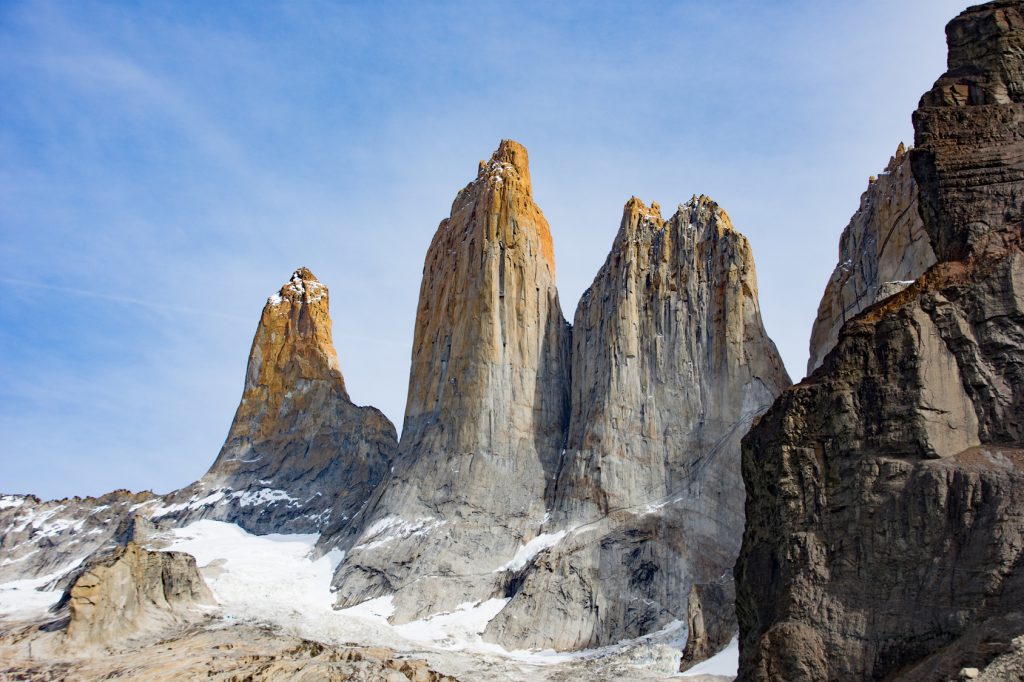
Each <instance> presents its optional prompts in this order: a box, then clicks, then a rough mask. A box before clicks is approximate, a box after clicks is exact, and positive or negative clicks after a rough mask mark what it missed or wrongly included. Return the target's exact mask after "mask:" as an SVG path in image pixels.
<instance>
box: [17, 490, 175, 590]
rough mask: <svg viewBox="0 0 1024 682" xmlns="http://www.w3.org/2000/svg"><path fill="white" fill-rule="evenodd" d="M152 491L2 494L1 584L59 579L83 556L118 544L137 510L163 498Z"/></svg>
mask: <svg viewBox="0 0 1024 682" xmlns="http://www.w3.org/2000/svg"><path fill="white" fill-rule="evenodd" d="M159 499H160V498H159V497H157V496H156V495H154V494H153V493H151V492H148V491H145V492H141V493H133V492H129V491H127V490H115V491H114V492H111V493H107V494H106V495H101V496H100V497H70V498H64V499H61V500H51V501H43V500H40V499H39V498H38V497H35V496H32V495H0V583H6V582H9V581H12V580H25V579H28V578H42V577H44V576H49V577H51V578H53V579H57V578H58V577H60V576H61V575H62V574H63V573H65V572H67V571H68V570H70V569H71V568H73V567H74V566H76V565H77V564H78V563H79V562H80V561H81V560H82V559H83V558H84V557H86V556H89V555H90V554H93V553H94V552H96V551H97V550H99V549H100V548H101V547H104V546H107V545H110V544H111V543H115V542H116V541H117V540H116V539H117V537H118V536H119V534H121V533H123V532H124V530H125V529H124V528H123V527H122V524H123V523H124V522H125V521H126V520H127V519H130V518H131V517H132V515H133V513H134V512H135V511H136V510H138V509H140V508H145V507H146V506H152V505H155V504H157V503H158V501H159Z"/></svg>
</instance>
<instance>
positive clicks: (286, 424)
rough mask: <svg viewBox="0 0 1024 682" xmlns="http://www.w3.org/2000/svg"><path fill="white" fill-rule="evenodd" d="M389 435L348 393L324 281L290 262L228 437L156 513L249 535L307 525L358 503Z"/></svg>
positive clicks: (393, 444) (386, 424) (382, 420)
mask: <svg viewBox="0 0 1024 682" xmlns="http://www.w3.org/2000/svg"><path fill="white" fill-rule="evenodd" d="M396 448H397V435H396V433H395V428H394V426H393V425H392V424H391V422H390V421H388V419H387V418H386V417H385V416H384V415H383V414H382V413H381V412H380V410H377V409H376V408H373V407H359V406H357V405H354V404H353V403H352V401H351V400H350V399H349V395H348V392H347V391H346V390H345V381H344V379H343V378H342V375H341V369H340V367H339V365H338V356H337V354H336V353H335V350H334V344H333V341H332V340H331V317H330V312H329V309H328V291H327V287H326V286H324V285H323V284H321V283H320V282H319V281H318V280H317V279H316V277H314V276H313V273H312V272H310V271H309V270H308V269H306V268H299V269H298V270H296V271H295V272H294V273H293V274H292V276H291V279H290V280H289V281H288V282H287V283H286V284H285V285H284V286H283V287H281V290H280V291H279V292H278V293H277V294H275V295H274V296H271V297H270V298H269V299H268V300H267V303H266V305H265V306H264V308H263V315H262V316H261V318H260V323H259V326H258V327H257V328H256V335H255V337H254V338H253V342H252V350H251V351H250V353H249V365H248V368H247V370H246V374H245V389H244V391H243V393H242V401H241V403H240V404H239V406H238V410H237V411H236V412H235V418H234V421H233V422H232V424H231V429H230V431H229V432H228V437H227V441H226V442H225V443H224V447H223V448H222V449H221V451H220V454H219V455H218V456H217V459H216V461H215V462H214V463H213V466H212V467H210V470H209V472H208V473H207V474H206V475H205V476H204V477H203V478H202V479H201V480H200V481H199V482H197V483H196V484H195V485H193V486H190V487H187V488H184V489H182V490H181V491H177V492H176V493H172V494H171V495H169V496H167V498H166V499H165V500H164V503H163V505H162V507H161V508H159V509H156V510H153V512H152V515H153V517H154V518H157V519H165V520H167V521H172V522H174V523H182V522H187V521H189V520H193V519H198V518H208V519H216V520H222V521H230V522H232V523H237V524H238V525H239V526H241V527H242V528H245V529H246V530H248V531H250V532H254V533H304V532H305V533H308V532H317V531H319V530H321V529H322V528H324V527H325V526H326V525H327V522H328V519H329V517H330V515H331V514H334V515H335V517H336V518H338V519H342V520H344V519H347V518H349V517H351V516H353V515H354V514H355V513H356V512H357V511H359V510H360V509H361V508H362V507H363V505H364V504H365V503H366V501H367V500H368V499H369V497H370V494H371V493H372V491H373V489H374V488H375V487H376V486H377V484H378V483H380V481H381V480H382V479H383V478H384V476H385V474H386V473H387V472H388V471H389V470H390V468H391V464H392V460H393V459H394V456H395V451H396Z"/></svg>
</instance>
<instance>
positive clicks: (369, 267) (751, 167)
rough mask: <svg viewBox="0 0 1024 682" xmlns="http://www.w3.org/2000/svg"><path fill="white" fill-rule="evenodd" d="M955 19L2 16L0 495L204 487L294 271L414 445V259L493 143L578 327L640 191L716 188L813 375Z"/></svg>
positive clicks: (461, 9)
mask: <svg viewBox="0 0 1024 682" xmlns="http://www.w3.org/2000/svg"><path fill="white" fill-rule="evenodd" d="M967 4H968V3H966V2H950V1H946V0H915V1H911V0H905V1H901V2H892V1H891V0H886V1H882V0H865V1H863V2H856V3H832V2H827V3H822V2H796V1H794V2H772V3H763V2H710V1H707V2H677V3H659V2H650V3H627V2H564V3H489V2H465V3H459V2H449V3H422V2H410V3H397V2H396V3H340V2H324V3H319V2H280V3H269V2H268V3H243V2H237V3H231V2H218V3H208V2H166V3H155V2H154V3H149V2H142V3H95V4H94V3H89V2H66V3H59V2H54V3H50V2H12V1H10V0H8V1H6V2H3V3H0V89H2V91H3V92H4V98H3V101H2V103H0V286H2V287H3V289H4V295H3V296H0V490H2V491H4V492H25V493H28V492H32V493H35V494H38V495H41V496H43V497H60V496H66V495H75V494H79V495H84V494H99V493H102V492H104V491H107V490H110V489H113V488H118V487H128V488H132V489H143V488H151V489H154V490H156V491H158V492H164V491H167V490H170V489H172V488H175V487H178V486H180V485H183V484H185V483H188V482H190V481H191V480H194V479H195V478H197V477H198V476H200V475H201V474H202V473H203V472H204V471H205V470H206V468H207V467H208V466H209V464H210V463H211V462H212V461H213V458H214V457H215V455H216V453H217V451H218V449H219V448H220V445H221V443H222V441H223V439H224V436H225V435H226V433H227V429H228V425H229V423H230V420H231V417H232V415H233V413H234V410H235V407H236V405H237V401H238V399H239V397H240V394H241V389H242V383H243V378H244V371H245V362H246V357H247V354H248V350H249V345H250V342H251V339H252V334H253V331H254V330H255V326H256V323H257V321H258V318H259V314H260V310H261V308H262V306H263V303H264V301H265V300H266V297H267V296H268V295H270V294H272V293H274V292H275V291H276V290H277V288H278V287H280V285H281V284H282V283H284V282H285V281H286V280H287V278H288V276H289V274H290V273H291V271H292V270H293V269H295V268H296V267H298V266H300V265H306V266H308V267H310V268H311V269H312V270H313V272H314V273H316V275H317V276H318V277H319V278H320V279H321V281H323V282H324V283H325V284H327V285H328V286H329V287H330V291H331V310H332V316H333V319H334V337H335V343H336V345H337V347H338V354H339V358H340V361H341V365H342V370H343V372H344V373H345V376H346V380H347V382H348V385H349V390H350V392H351V394H352V397H353V399H354V400H355V401H356V402H358V403H360V404H372V405H376V406H378V407H380V408H381V409H383V410H384V412H385V413H386V414H387V415H388V416H389V417H391V419H392V420H393V421H395V422H396V424H398V425H399V426H400V425H401V417H402V412H403V408H404V403H405V393H406V384H407V379H408V367H409V352H410V344H411V338H412V328H413V322H414V313H415V305H416V297H417V294H418V289H419V279H420V274H421V271H422V266H423V256H424V253H425V251H426V248H427V245H428V244H429V242H430V238H431V237H432V235H433V233H434V230H435V229H436V227H437V223H438V222H439V221H440V220H441V219H442V218H444V217H445V216H446V215H447V214H448V211H449V208H450V205H451V201H452V199H453V198H454V196H455V193H456V192H457V191H458V190H459V189H460V188H461V187H462V186H463V185H464V184H465V183H466V182H468V181H469V180H471V179H472V178H473V177H474V176H475V173H476V164H477V161H478V160H479V159H481V158H485V157H487V156H489V154H490V153H491V151H492V150H493V149H494V148H495V147H496V146H497V143H498V141H499V140H500V139H501V138H504V137H510V138H513V139H516V140H518V141H520V142H522V143H523V144H525V145H526V146H527V148H528V149H529V151H530V158H531V171H532V176H533V182H534V195H535V199H536V200H537V202H538V204H539V205H540V206H541V208H542V209H543V210H544V212H545V215H546V216H547V218H548V220H549V221H550V223H551V229H552V234H553V237H554V241H555V255H556V260H557V265H558V284H559V292H560V296H561V301H562V308H563V311H564V312H565V315H566V317H567V318H568V319H569V320H571V319H572V315H573V312H574V310H575V307H576V302H577V301H578V299H579V296H580V294H581V293H582V292H583V291H584V289H586V287H587V286H588V285H589V284H590V281H591V280H592V278H593V276H594V274H595V273H596V271H597V268H598V267H599V266H600V264H601V263H602V262H603V260H604V257H605V255H606V254H607V251H608V249H609V247H610V245H611V242H612V238H613V237H614V234H615V231H616V229H617V228H618V223H619V218H620V216H621V211H622V206H623V204H624V203H625V202H626V200H627V199H628V198H629V197H630V196H631V195H634V194H635V195H637V196H639V197H641V198H642V199H644V200H645V201H648V202H649V201H657V202H659V203H660V204H661V205H662V207H663V210H664V211H665V213H666V215H667V214H668V213H670V212H671V210H672V208H673V207H674V206H675V205H677V204H679V203H681V202H685V201H686V200H687V199H689V197H690V196H691V195H692V194H701V193H703V194H708V195H710V196H712V197H713V198H714V199H715V200H717V201H718V202H719V204H721V205H722V206H723V207H724V208H725V209H726V211H728V212H729V214H730V216H731V217H732V219H733V223H734V225H735V226H736V228H737V229H738V230H739V231H741V232H743V233H744V234H746V235H747V237H748V238H749V239H750V241H751V242H752V244H753V248H754V255H755V259H756V262H757V270H758V277H759V282H760V295H761V306H762V311H763V314H764V318H765V324H766V326H767V328H768V332H769V334H770V335H771V336H772V337H773V339H774V340H775V341H776V343H777V344H778V346H779V348H780V350H781V352H782V354H783V357H784V359H785V361H786V364H787V367H788V369H789V371H790V374H791V375H793V378H794V379H799V378H800V377H802V376H803V373H804V372H803V369H804V366H805V363H806V359H807V340H808V336H809V333H810V326H811V322H812V321H813V319H814V315H815V312H816V309H817V304H818V301H819V299H820V297H821V292H822V290H823V288H824V284H825V282H826V281H827V279H828V275H829V273H830V272H831V270H832V268H833V267H834V265H835V261H836V249H837V244H838V239H839V234H840V232H841V230H842V228H843V227H844V226H845V225H846V223H847V222H848V220H849V218H850V215H851V214H852V213H853V211H854V210H855V209H856V207H857V205H858V202H859V197H860V194H861V192H862V191H863V190H864V189H865V187H866V186H867V179H868V176H869V175H872V174H876V173H878V172H879V171H881V169H882V168H883V167H884V166H885V164H886V162H887V161H888V159H889V156H890V155H891V154H892V152H893V151H894V150H895V148H896V145H897V143H899V142H900V141H901V140H902V141H906V142H908V143H909V142H910V141H911V140H912V138H913V132H912V128H911V124H910V115H911V113H912V111H913V109H914V108H915V106H916V103H917V100H918V98H919V97H920V95H921V93H923V92H924V91H925V90H926V89H927V88H928V87H930V85H931V83H932V82H933V81H934V80H935V78H937V77H938V76H939V74H940V73H941V72H942V71H943V69H944V64H945V43H944V34H943V26H944V25H945V23H946V21H948V20H949V19H950V18H952V17H953V16H954V15H955V14H956V13H957V12H959V11H960V10H962V9H963V8H964V7H966V6H967Z"/></svg>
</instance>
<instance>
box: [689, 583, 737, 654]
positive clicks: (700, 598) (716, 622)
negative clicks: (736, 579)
mask: <svg viewBox="0 0 1024 682" xmlns="http://www.w3.org/2000/svg"><path fill="white" fill-rule="evenodd" d="M735 602H736V586H735V584H734V583H733V579H732V576H731V575H725V576H723V577H722V578H721V579H720V580H718V581H717V582H713V583H706V584H699V585H696V584H695V585H694V586H693V587H691V588H690V596H689V599H688V600H687V603H686V648H684V649H683V655H682V658H681V659H680V661H679V670H680V671H684V670H687V669H688V668H691V667H693V666H694V665H695V664H697V663H699V662H700V661H703V660H706V659H708V658H711V657H712V656H714V655H715V654H717V653H718V652H719V651H721V650H722V649H724V648H725V647H726V646H728V645H729V642H731V641H732V639H733V637H735V636H736V612H735V610H734V604H735Z"/></svg>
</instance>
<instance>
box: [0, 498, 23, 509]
mask: <svg viewBox="0 0 1024 682" xmlns="http://www.w3.org/2000/svg"><path fill="white" fill-rule="evenodd" d="M23 504H25V498H24V497H18V496H17V495H0V509H11V508H12V507H20V506H21V505H23Z"/></svg>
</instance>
